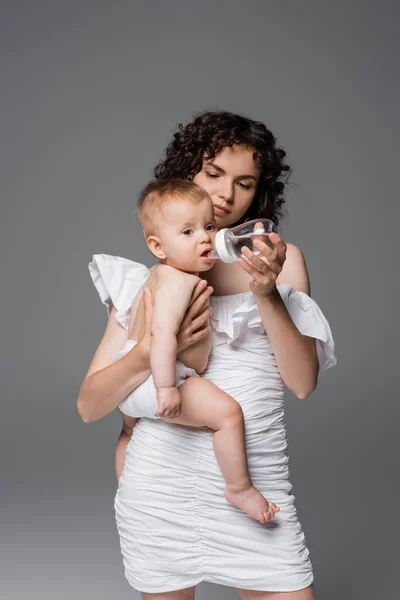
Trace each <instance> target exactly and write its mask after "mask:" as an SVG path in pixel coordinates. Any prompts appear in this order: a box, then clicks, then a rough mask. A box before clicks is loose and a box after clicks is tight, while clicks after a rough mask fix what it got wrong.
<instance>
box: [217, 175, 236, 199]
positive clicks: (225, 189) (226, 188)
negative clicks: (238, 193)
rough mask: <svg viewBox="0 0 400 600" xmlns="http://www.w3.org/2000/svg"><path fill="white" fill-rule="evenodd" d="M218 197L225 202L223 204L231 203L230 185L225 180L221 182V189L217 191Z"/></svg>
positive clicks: (231, 189) (231, 188)
mask: <svg viewBox="0 0 400 600" xmlns="http://www.w3.org/2000/svg"><path fill="white" fill-rule="evenodd" d="M218 197H219V198H221V199H223V200H225V202H232V201H233V187H232V183H231V182H230V181H228V180H227V179H225V181H221V187H220V188H219V190H218Z"/></svg>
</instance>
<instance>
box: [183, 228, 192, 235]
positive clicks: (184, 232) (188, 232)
mask: <svg viewBox="0 0 400 600" xmlns="http://www.w3.org/2000/svg"><path fill="white" fill-rule="evenodd" d="M182 233H183V235H190V234H191V233H193V229H185V231H183V232H182Z"/></svg>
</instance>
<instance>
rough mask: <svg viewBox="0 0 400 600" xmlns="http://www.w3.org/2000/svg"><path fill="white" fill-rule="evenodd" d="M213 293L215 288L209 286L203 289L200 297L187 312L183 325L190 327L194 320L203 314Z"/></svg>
mask: <svg viewBox="0 0 400 600" xmlns="http://www.w3.org/2000/svg"><path fill="white" fill-rule="evenodd" d="M212 292H213V288H212V287H211V286H208V287H206V288H203V289H202V291H201V293H200V295H199V296H197V297H196V299H195V300H194V301H193V302H192V304H190V306H189V308H188V310H187V311H186V314H185V317H184V320H183V323H184V324H185V325H189V324H190V323H191V322H192V320H193V319H194V318H196V317H197V316H198V315H200V314H202V313H203V312H204V310H205V309H206V308H207V305H208V300H209V298H210V296H211V294H212Z"/></svg>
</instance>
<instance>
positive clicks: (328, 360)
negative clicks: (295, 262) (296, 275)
mask: <svg viewBox="0 0 400 600" xmlns="http://www.w3.org/2000/svg"><path fill="white" fill-rule="evenodd" d="M278 290H279V293H280V295H281V297H282V300H283V301H284V303H285V306H286V308H287V310H288V313H289V314H290V316H291V318H292V320H293V322H294V324H295V325H296V327H297V329H298V330H299V331H300V333H302V334H303V335H308V336H309V337H313V338H315V339H316V340H317V353H318V359H319V365H320V371H325V370H326V369H329V368H330V367H334V366H335V365H336V363H337V360H336V354H335V342H334V340H333V337H332V332H331V328H330V326H329V323H328V321H327V319H326V318H325V316H324V314H323V312H322V310H321V309H320V307H319V306H318V304H317V303H316V302H315V300H313V299H312V298H310V296H308V295H307V294H305V293H304V292H297V291H296V290H295V289H294V288H293V287H292V286H291V285H289V284H283V285H280V286H278Z"/></svg>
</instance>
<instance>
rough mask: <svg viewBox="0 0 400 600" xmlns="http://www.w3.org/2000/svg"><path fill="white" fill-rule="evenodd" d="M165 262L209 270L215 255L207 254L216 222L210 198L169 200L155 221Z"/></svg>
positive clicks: (182, 268)
mask: <svg viewBox="0 0 400 600" xmlns="http://www.w3.org/2000/svg"><path fill="white" fill-rule="evenodd" d="M158 230H159V236H158V237H159V238H160V240H161V244H162V248H163V251H164V253H165V254H166V260H165V262H166V263H167V264H169V265H171V266H173V267H176V268H177V269H181V270H182V271H186V272H189V273H197V272H200V271H208V270H209V269H211V267H212V266H213V264H214V262H215V259H210V258H207V252H209V251H210V250H212V249H213V242H214V238H215V234H216V233H217V225H216V222H215V216H214V208H213V205H212V202H211V200H210V199H208V198H205V199H203V200H199V201H198V202H193V201H191V200H188V201H185V200H176V201H174V200H173V201H170V202H168V204H166V205H165V206H164V207H163V209H162V217H161V215H160V219H159V222H158Z"/></svg>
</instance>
